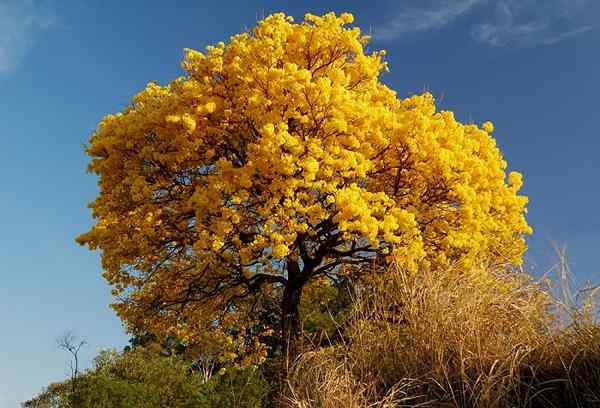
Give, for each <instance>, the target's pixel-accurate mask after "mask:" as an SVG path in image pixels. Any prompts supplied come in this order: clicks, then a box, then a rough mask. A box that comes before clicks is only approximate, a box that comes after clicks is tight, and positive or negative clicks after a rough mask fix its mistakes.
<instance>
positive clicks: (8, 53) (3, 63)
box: [0, 0, 57, 73]
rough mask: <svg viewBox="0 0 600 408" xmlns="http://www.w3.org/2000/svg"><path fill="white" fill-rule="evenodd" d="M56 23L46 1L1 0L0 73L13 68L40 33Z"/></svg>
mask: <svg viewBox="0 0 600 408" xmlns="http://www.w3.org/2000/svg"><path fill="white" fill-rule="evenodd" d="M56 24H57V20H56V17H55V16H54V14H53V13H52V12H51V10H50V8H49V7H48V4H47V3H42V2H40V1H36V0H0V73H3V72H7V71H11V70H13V69H15V68H16V67H17V66H18V65H19V63H20V62H21V60H22V59H23V57H24V56H25V54H26V53H27V51H29V50H30V49H31V47H33V46H34V45H35V43H36V41H37V40H38V39H39V36H40V35H41V34H42V33H44V32H45V31H47V30H49V29H51V28H52V27H54V26H55V25H56Z"/></svg>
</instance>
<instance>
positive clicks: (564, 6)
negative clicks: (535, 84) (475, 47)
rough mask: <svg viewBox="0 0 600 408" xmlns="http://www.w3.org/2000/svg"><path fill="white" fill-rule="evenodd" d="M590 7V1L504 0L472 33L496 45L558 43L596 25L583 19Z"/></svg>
mask: <svg viewBox="0 0 600 408" xmlns="http://www.w3.org/2000/svg"><path fill="white" fill-rule="evenodd" d="M587 6H588V1H587V0H543V2H542V1H541V0H501V1H498V2H497V3H496V5H495V7H494V11H493V14H492V16H490V17H489V18H487V19H486V20H484V21H483V22H481V23H478V24H476V25H475V26H474V27H473V29H472V31H471V34H472V36H473V38H474V39H475V40H476V41H478V42H480V43H483V44H487V45H491V46H494V47H501V46H535V45H549V44H555V43H557V42H560V41H562V40H565V39H567V38H571V37H574V36H577V35H579V34H583V33H585V32H587V31H590V30H592V29H593V28H594V26H593V25H591V24H585V23H584V22H583V21H584V19H583V18H582V17H583V13H584V12H585V10H586V7H587Z"/></svg>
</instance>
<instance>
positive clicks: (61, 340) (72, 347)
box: [56, 331, 86, 396]
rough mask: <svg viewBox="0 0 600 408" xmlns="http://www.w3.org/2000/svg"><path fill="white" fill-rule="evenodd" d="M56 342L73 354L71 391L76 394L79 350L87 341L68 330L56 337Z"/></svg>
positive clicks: (70, 367)
mask: <svg viewBox="0 0 600 408" xmlns="http://www.w3.org/2000/svg"><path fill="white" fill-rule="evenodd" d="M56 344H57V346H58V348H60V349H61V350H65V351H66V352H68V353H69V354H71V357H72V360H71V361H69V370H70V371H71V393H72V394H73V396H75V395H76V393H77V376H78V375H79V350H81V347H83V346H84V345H85V344H86V341H85V340H78V339H77V337H75V336H74V335H73V333H71V332H70V331H68V332H66V333H64V334H63V335H61V336H60V337H58V339H56Z"/></svg>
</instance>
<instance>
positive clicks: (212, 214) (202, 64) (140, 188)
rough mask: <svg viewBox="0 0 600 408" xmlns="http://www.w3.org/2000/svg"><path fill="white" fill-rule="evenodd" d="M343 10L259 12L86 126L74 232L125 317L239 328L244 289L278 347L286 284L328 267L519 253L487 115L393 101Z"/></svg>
mask: <svg viewBox="0 0 600 408" xmlns="http://www.w3.org/2000/svg"><path fill="white" fill-rule="evenodd" d="M352 20H353V17H352V16H351V15H350V14H342V15H340V16H337V15H335V14H333V13H328V14H326V15H323V16H315V15H310V14H307V15H306V16H305V17H304V21H302V22H300V23H294V22H293V20H292V18H291V17H287V16H285V15H284V14H281V13H278V14H274V15H271V16H269V17H267V18H265V19H264V20H262V21H261V22H259V23H258V25H257V26H256V27H255V28H254V29H253V30H252V31H251V32H245V33H241V34H237V35H235V36H233V37H231V39H230V41H229V42H228V43H227V44H225V43H222V42H221V43H219V44H218V45H216V46H209V47H207V50H206V52H205V53H201V52H198V51H194V50H186V53H185V58H184V60H183V63H182V66H183V69H184V70H185V75H184V76H183V77H180V78H177V79H175V80H174V81H173V82H171V83H170V84H168V85H166V86H160V85H158V84H156V83H154V82H151V83H150V84H148V86H147V87H146V89H144V90H143V91H142V92H140V93H139V94H138V95H136V96H135V97H134V99H133V102H132V103H131V105H130V106H128V107H127V108H126V109H125V110H124V111H123V112H121V113H118V114H116V115H108V116H106V117H105V118H104V119H103V120H102V121H101V123H100V124H99V126H98V128H97V130H96V131H95V133H94V134H93V135H92V137H91V140H90V145H89V147H88V148H87V153H88V155H89V156H91V158H92V161H91V164H90V165H89V170H90V171H91V172H94V173H96V174H97V175H98V176H99V187H100V193H99V195H98V197H97V198H96V200H95V201H94V202H93V203H91V204H90V206H91V208H92V210H93V216H94V218H95V219H96V223H95V225H94V226H93V227H92V228H91V230H90V231H89V232H87V233H85V234H83V235H81V236H80V237H79V238H78V242H80V243H81V244H87V245H88V246H89V247H90V248H91V249H100V250H101V253H102V265H103V268H104V270H105V272H104V277H105V278H106V279H107V280H108V282H109V283H110V284H111V285H112V286H113V288H114V295H115V296H116V298H117V302H116V303H115V305H113V306H114V307H115V309H116V310H117V312H118V314H119V315H120V317H121V318H123V319H124V321H125V322H127V324H128V325H129V328H132V329H134V328H137V327H144V328H146V329H147V330H150V331H153V332H156V333H164V334H170V335H176V336H177V337H178V338H180V339H182V341H184V342H190V343H192V342H194V339H195V338H197V337H199V336H201V335H202V333H203V332H205V331H206V330H215V331H219V330H225V329H224V327H230V328H231V327H236V330H237V331H236V332H235V333H237V335H238V336H244V338H249V337H252V336H254V335H255V334H256V333H254V332H252V330H250V329H249V328H250V327H251V325H252V323H253V322H254V323H256V322H257V319H258V318H257V316H256V314H257V312H256V310H257V305H259V304H260V302H261V299H264V298H266V297H271V298H272V297H273V296H279V302H280V305H281V327H279V328H277V330H279V335H280V336H281V338H282V339H283V345H284V352H287V353H291V354H293V353H295V350H294V348H293V345H294V344H295V343H294V339H295V338H296V336H297V335H298V332H299V324H300V320H299V313H298V305H299V302H300V299H301V294H302V288H303V287H304V286H305V285H306V284H307V282H311V281H313V280H315V279H322V278H331V279H335V277H336V275H337V274H339V273H341V270H342V268H341V267H342V266H343V265H345V264H360V263H363V262H367V261H369V260H372V259H374V257H377V256H386V255H388V254H389V256H394V257H395V258H396V259H398V260H399V261H400V262H402V263H403V264H404V265H405V266H406V268H408V269H409V270H414V271H416V270H417V268H419V267H420V266H430V267H439V266H443V265H447V264H449V263H460V264H462V265H465V266H468V265H471V264H474V263H477V262H478V260H479V259H482V258H481V256H482V255H484V254H485V255H486V258H487V259H490V258H491V259H494V260H498V261H499V262H514V263H518V262H520V261H521V257H522V254H523V252H524V250H525V241H524V238H523V236H524V234H527V233H530V227H529V226H528V225H527V223H526V221H525V218H524V213H525V212H526V209H525V205H526V202H527V199H526V197H523V196H520V195H518V190H519V188H520V187H521V176H520V174H518V173H514V172H513V173H510V174H508V175H507V173H506V171H505V169H506V162H505V161H504V160H503V159H502V156H501V153H500V151H499V150H498V148H497V146H496V143H495V140H494V139H493V138H492V137H491V136H490V133H491V132H492V131H493V126H492V124H491V123H489V122H486V123H485V124H483V126H482V127H479V126H477V125H475V124H462V123H460V122H458V121H457V120H456V119H455V118H454V116H453V114H452V113H451V112H446V111H442V112H439V111H436V107H435V103H434V100H433V97H432V96H431V95H430V94H428V93H425V94H422V95H417V96H412V97H409V98H406V99H400V98H398V97H397V96H396V93H395V92H394V91H393V90H391V89H389V88H388V87H387V86H386V85H384V84H383V83H382V82H381V81H380V74H381V73H382V72H384V71H386V69H387V67H386V63H385V62H384V52H383V51H378V52H373V53H367V52H365V46H366V44H367V42H368V37H367V36H364V35H362V34H361V32H360V30H359V29H358V28H355V27H349V26H348V25H349V24H350V23H352ZM223 334H225V335H226V333H225V332H224V333H223ZM223 337H224V338H227V337H226V336H223ZM240 338H241V337H240ZM229 345H231V341H229ZM225 346H226V347H227V344H225ZM235 347H236V352H230V354H231V358H234V357H235V356H236V355H241V354H243V353H244V352H247V350H248V349H252V350H254V351H259V353H258V355H264V350H261V345H260V344H259V343H258V342H256V343H252V342H248V341H244V342H239V343H238V344H236V346H235ZM240 347H241V348H245V349H246V350H240ZM255 354H256V353H255Z"/></svg>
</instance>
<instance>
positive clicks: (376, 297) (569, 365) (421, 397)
mask: <svg viewBox="0 0 600 408" xmlns="http://www.w3.org/2000/svg"><path fill="white" fill-rule="evenodd" d="M561 265H562V268H561V270H560V273H559V276H562V278H563V279H564V278H565V275H566V262H561ZM555 291H556V288H552V287H551V286H550V284H549V283H548V281H547V280H546V281H541V282H538V281H534V280H533V279H532V278H531V277H530V276H529V275H528V274H526V273H523V272H522V271H519V270H515V269H514V268H510V267H488V268H485V269H484V270H462V269H460V268H454V269H451V270H440V271H422V272H421V273H418V274H409V273H407V272H406V271H405V270H403V269H402V268H400V267H399V266H393V267H391V268H389V270H387V271H386V273H384V274H380V275H379V276H378V278H376V279H375V280H374V281H372V283H371V285H370V286H369V287H368V289H367V290H363V291H361V292H360V293H358V294H357V295H356V299H355V307H354V311H353V313H352V318H351V320H350V324H349V328H347V329H346V332H345V336H344V338H345V339H346V341H345V342H344V343H342V344H341V345H340V344H338V345H332V346H331V347H327V348H323V349H317V350H314V351H309V352H306V353H304V354H303V355H302V356H301V357H300V358H299V359H298V360H297V362H296V365H295V370H294V371H293V372H292V376H291V378H290V380H289V392H288V397H287V399H286V401H287V405H288V406H290V407H296V408H309V407H315V408H316V407H319V408H321V407H323V408H334V407H348V408H355V407H356V408H359V407H381V408H383V407H404V406H407V407H408V406H411V407H416V406H419V407H421V406H428V407H498V408H504V407H506V408H508V407H532V408H533V407H595V406H600V326H598V324H597V321H596V320H595V317H594V316H595V314H594V312H593V309H594V305H593V304H592V299H593V291H588V296H587V297H586V299H585V300H583V301H580V302H579V303H578V304H576V303H575V302H573V301H567V302H565V301H562V300H559V298H558V297H556V296H553V293H554V292H555ZM567 298H570V297H569V296H567Z"/></svg>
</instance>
